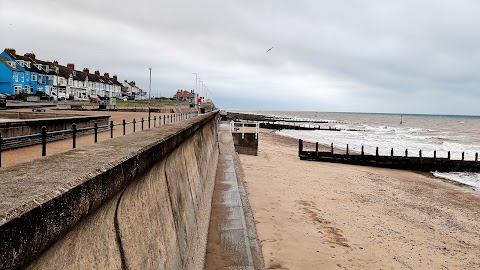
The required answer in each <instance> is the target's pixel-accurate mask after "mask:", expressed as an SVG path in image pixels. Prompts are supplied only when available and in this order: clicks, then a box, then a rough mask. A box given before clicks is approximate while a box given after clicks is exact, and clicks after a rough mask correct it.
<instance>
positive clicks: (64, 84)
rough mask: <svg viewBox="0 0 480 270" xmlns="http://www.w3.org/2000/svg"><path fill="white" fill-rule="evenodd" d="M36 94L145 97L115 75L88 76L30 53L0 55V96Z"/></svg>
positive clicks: (140, 91) (77, 96)
mask: <svg viewBox="0 0 480 270" xmlns="http://www.w3.org/2000/svg"><path fill="white" fill-rule="evenodd" d="M20 92H24V93H27V94H36V93H37V92H43V93H46V94H48V95H57V96H58V97H60V96H66V97H73V98H74V99H86V98H88V97H121V96H129V97H135V96H145V95H146V92H144V91H142V90H141V89H140V88H139V87H137V86H136V85H135V82H133V81H132V82H128V81H126V80H125V81H124V82H123V83H120V82H119V81H118V78H117V76H116V75H113V76H110V74H109V73H104V74H103V75H101V74H100V71H98V70H97V71H95V72H94V73H90V71H89V69H88V68H84V69H83V70H82V71H80V70H75V65H74V64H67V65H66V66H62V65H60V64H59V63H58V62H57V61H53V62H48V61H43V60H39V59H36V56H35V54H34V53H26V54H24V55H23V56H22V55H18V54H16V51H15V49H9V48H7V49H5V50H4V51H3V52H2V53H0V94H18V93H20Z"/></svg>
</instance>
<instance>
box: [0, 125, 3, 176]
mask: <svg viewBox="0 0 480 270" xmlns="http://www.w3.org/2000/svg"><path fill="white" fill-rule="evenodd" d="M2 144H3V137H2V132H1V131H0V168H1V167H2Z"/></svg>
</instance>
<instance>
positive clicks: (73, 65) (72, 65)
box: [67, 63, 75, 69]
mask: <svg viewBox="0 0 480 270" xmlns="http://www.w3.org/2000/svg"><path fill="white" fill-rule="evenodd" d="M67 68H69V69H75V64H72V63H68V64H67Z"/></svg>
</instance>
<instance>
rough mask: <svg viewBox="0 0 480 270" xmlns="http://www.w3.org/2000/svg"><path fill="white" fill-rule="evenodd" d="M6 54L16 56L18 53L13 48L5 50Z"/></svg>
mask: <svg viewBox="0 0 480 270" xmlns="http://www.w3.org/2000/svg"><path fill="white" fill-rule="evenodd" d="M5 52H6V53H8V54H10V55H16V54H17V51H15V49H13V48H5Z"/></svg>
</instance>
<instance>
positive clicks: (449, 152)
mask: <svg viewBox="0 0 480 270" xmlns="http://www.w3.org/2000/svg"><path fill="white" fill-rule="evenodd" d="M447 158H448V160H450V151H448V157H447Z"/></svg>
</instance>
